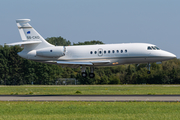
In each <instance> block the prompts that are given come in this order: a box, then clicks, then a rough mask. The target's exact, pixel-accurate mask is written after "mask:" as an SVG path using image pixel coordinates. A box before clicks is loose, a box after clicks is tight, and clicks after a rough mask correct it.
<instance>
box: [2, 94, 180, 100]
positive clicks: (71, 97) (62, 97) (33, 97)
mask: <svg viewBox="0 0 180 120" xmlns="http://www.w3.org/2000/svg"><path fill="white" fill-rule="evenodd" d="M0 101H91V102H93V101H94V102H95V101H104V102H118V101H119V102H120V101H121V102H126V101H139V102H140V101H149V102H179V101H180V95H0Z"/></svg>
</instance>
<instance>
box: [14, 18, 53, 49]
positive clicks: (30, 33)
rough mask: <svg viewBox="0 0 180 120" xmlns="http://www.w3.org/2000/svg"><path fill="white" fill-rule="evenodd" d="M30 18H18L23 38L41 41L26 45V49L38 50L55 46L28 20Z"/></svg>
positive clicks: (17, 21)
mask: <svg viewBox="0 0 180 120" xmlns="http://www.w3.org/2000/svg"><path fill="white" fill-rule="evenodd" d="M29 21H30V19H17V20H16V23H17V26H18V29H19V33H20V36H21V39H22V40H23V41H24V42H25V41H41V43H38V44H30V45H24V49H25V50H36V49H41V48H45V47H53V46H54V45H51V44H50V43H48V42H47V41H46V40H45V39H44V38H43V37H42V36H41V35H40V34H39V33H38V32H37V31H36V30H35V29H34V28H33V27H32V26H31V25H30V24H29V23H28V22H29Z"/></svg>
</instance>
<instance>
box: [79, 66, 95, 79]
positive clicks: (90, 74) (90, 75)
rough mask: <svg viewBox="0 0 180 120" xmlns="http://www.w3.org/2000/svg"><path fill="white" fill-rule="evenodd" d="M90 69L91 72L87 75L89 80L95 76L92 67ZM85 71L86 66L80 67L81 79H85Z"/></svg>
mask: <svg viewBox="0 0 180 120" xmlns="http://www.w3.org/2000/svg"><path fill="white" fill-rule="evenodd" d="M90 69H91V72H90V73H89V77H90V78H94V77H95V74H94V67H90ZM85 71H86V66H82V68H81V72H82V77H85V78H86V77H87V73H86V72H85Z"/></svg>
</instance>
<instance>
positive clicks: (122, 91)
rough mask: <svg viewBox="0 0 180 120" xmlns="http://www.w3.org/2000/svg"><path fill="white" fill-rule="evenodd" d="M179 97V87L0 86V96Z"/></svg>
mask: <svg viewBox="0 0 180 120" xmlns="http://www.w3.org/2000/svg"><path fill="white" fill-rule="evenodd" d="M77 91H79V92H80V93H81V95H139V94H141V95H179V94H180V85H77V86H75V85H74V86H73V85H70V86H69V85H68V86H55V85H53V86H52V85H46V86H45V85H42V86H40V85H39V86H37V85H32V86H31V85H28V86H26V85H23V86H0V95H4V94H5V95H17V94H18V95H78V94H79V93H77Z"/></svg>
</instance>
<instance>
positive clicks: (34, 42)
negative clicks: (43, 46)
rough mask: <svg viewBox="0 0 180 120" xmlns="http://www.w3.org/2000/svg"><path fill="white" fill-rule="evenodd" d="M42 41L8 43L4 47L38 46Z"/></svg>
mask: <svg viewBox="0 0 180 120" xmlns="http://www.w3.org/2000/svg"><path fill="white" fill-rule="evenodd" d="M41 42H42V41H26V42H16V43H9V44H6V45H25V44H38V43H41Z"/></svg>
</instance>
